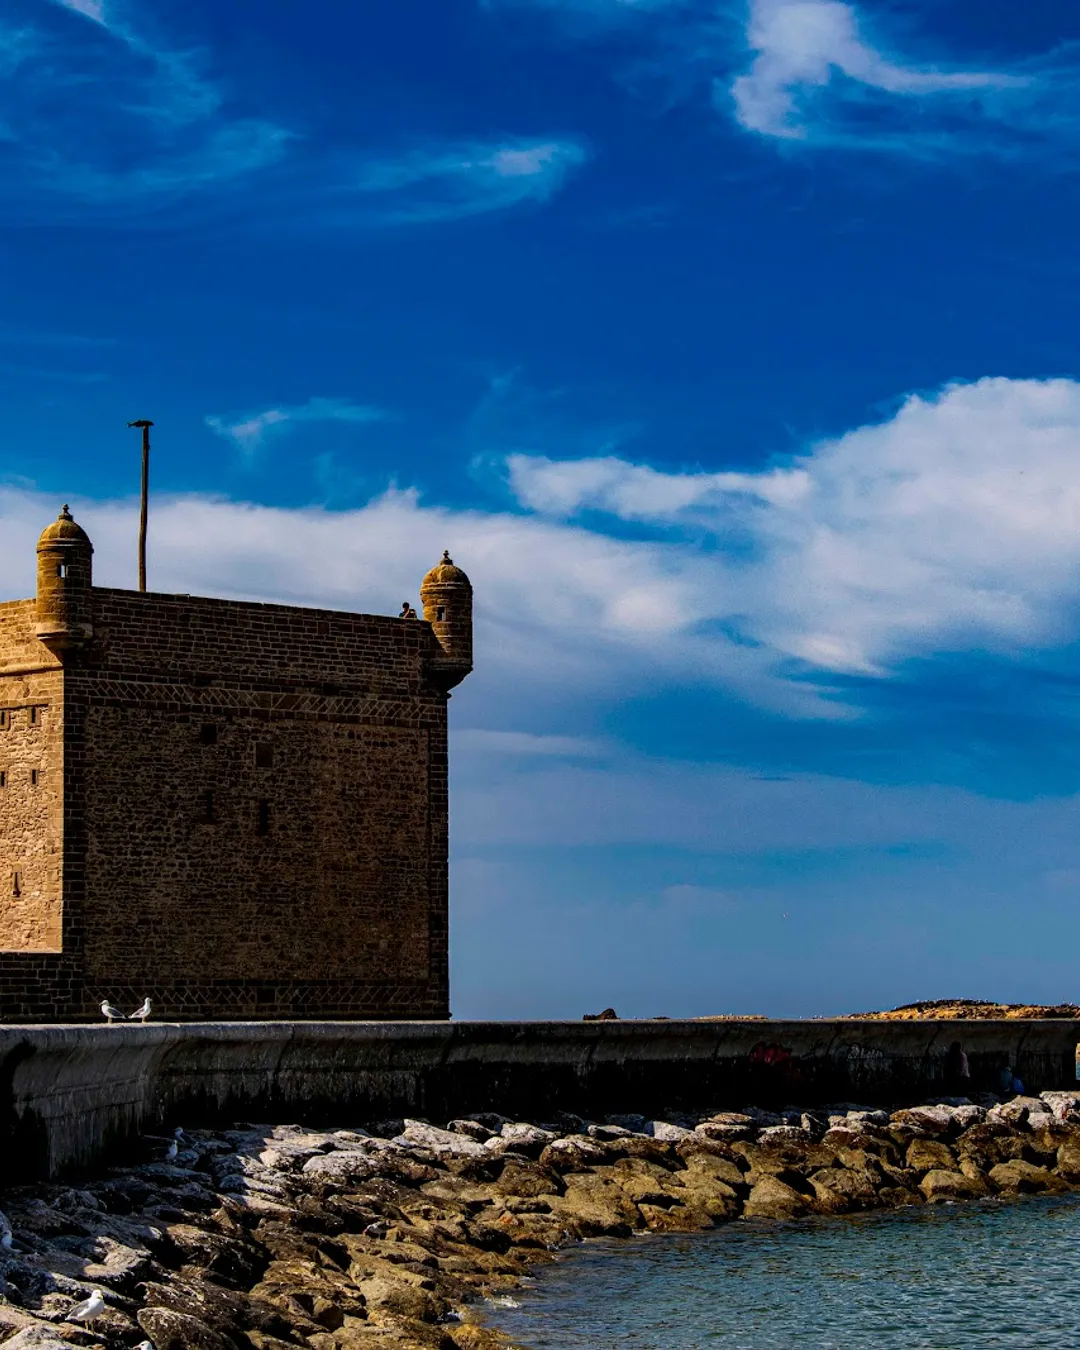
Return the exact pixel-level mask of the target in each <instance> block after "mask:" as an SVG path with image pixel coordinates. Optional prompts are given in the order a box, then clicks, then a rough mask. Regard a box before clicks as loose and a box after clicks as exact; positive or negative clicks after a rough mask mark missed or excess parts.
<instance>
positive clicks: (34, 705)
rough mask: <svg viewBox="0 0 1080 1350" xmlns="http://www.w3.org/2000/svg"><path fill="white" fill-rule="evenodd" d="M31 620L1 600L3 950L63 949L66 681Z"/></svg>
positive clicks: (21, 606)
mask: <svg viewBox="0 0 1080 1350" xmlns="http://www.w3.org/2000/svg"><path fill="white" fill-rule="evenodd" d="M32 623H33V607H32V606H29V607H28V606H27V605H26V604H25V603H22V602H20V603H16V604H6V605H0V949H6V950H9V951H59V950H60V937H61V935H60V925H61V913H62V860H63V853H62V850H63V833H64V832H63V790H62V789H63V686H62V683H61V676H60V672H59V668H58V667H57V666H56V663H55V660H54V658H52V657H51V656H50V655H49V653H48V652H47V651H46V650H45V649H44V648H43V647H42V646H41V644H40V643H38V642H37V640H36V639H35V638H34V636H33V629H32ZM43 665H44V666H45V668H44V669H42V666H43Z"/></svg>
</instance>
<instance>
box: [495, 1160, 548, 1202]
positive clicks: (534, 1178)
mask: <svg viewBox="0 0 1080 1350" xmlns="http://www.w3.org/2000/svg"><path fill="white" fill-rule="evenodd" d="M565 1189H566V1187H565V1185H564V1184H563V1181H562V1178H561V1177H560V1176H559V1173H558V1172H557V1171H556V1170H555V1169H554V1168H552V1167H544V1166H543V1165H542V1164H541V1163H539V1162H525V1161H521V1162H516V1161H515V1162H510V1163H507V1164H506V1166H505V1167H504V1168H503V1170H502V1172H501V1173H500V1175H499V1179H498V1180H497V1181H496V1182H494V1183H493V1185H492V1186H491V1190H492V1192H493V1193H494V1194H496V1195H520V1196H525V1197H529V1196H535V1195H562V1193H563V1192H564V1191H565Z"/></svg>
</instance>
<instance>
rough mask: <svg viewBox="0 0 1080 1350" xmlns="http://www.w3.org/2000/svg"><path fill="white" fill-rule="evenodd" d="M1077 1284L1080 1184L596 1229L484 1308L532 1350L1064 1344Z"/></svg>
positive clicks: (491, 1320)
mask: <svg viewBox="0 0 1080 1350" xmlns="http://www.w3.org/2000/svg"><path fill="white" fill-rule="evenodd" d="M1078 1291H1080V1196H1069V1197H1064V1198H1054V1199H1050V1198H1039V1199H1036V1198H1029V1199H1023V1200H1017V1201H1010V1202H995V1201H985V1202H981V1203H979V1204H958V1205H940V1206H939V1205H933V1206H929V1205H928V1206H926V1207H925V1208H918V1209H908V1210H902V1211H900V1212H898V1213H890V1214H874V1215H862V1216H859V1217H854V1218H846V1219H821V1220H811V1221H804V1222H801V1223H786V1224H766V1223H763V1222H748V1223H732V1224H728V1225H726V1226H725V1227H722V1228H717V1229H715V1230H713V1231H712V1232H709V1233H701V1234H694V1235H692V1236H682V1235H680V1236H648V1237H641V1238H633V1239H627V1240H625V1241H621V1242H609V1241H604V1242H589V1243H584V1244H583V1245H582V1246H580V1247H578V1248H575V1249H574V1250H573V1251H572V1252H571V1253H569V1254H568V1255H567V1256H566V1257H565V1258H563V1259H561V1260H560V1261H559V1262H558V1263H556V1264H555V1265H553V1266H550V1267H546V1268H544V1269H542V1270H540V1271H539V1272H538V1273H537V1274H535V1275H534V1277H533V1279H532V1280H531V1281H530V1282H529V1283H528V1284H527V1285H526V1287H525V1288H523V1289H521V1290H519V1291H516V1292H515V1293H514V1295H513V1296H512V1297H511V1298H502V1299H500V1300H498V1305H496V1306H491V1307H489V1309H488V1311H487V1313H486V1315H485V1319H484V1320H485V1321H487V1322H488V1324H489V1325H493V1326H496V1327H498V1328H500V1329H501V1330H503V1331H506V1332H508V1333H509V1334H510V1336H511V1337H512V1338H513V1342H514V1345H515V1346H520V1347H529V1350H616V1348H617V1350H623V1347H632V1350H705V1347H708V1350H792V1348H793V1347H800V1348H801V1350H963V1348H964V1347H968V1346H970V1347H978V1348H979V1350H985V1348H986V1347H989V1346H995V1347H996V1346H1002V1347H1017V1350H1019V1348H1020V1347H1023V1348H1024V1350H1031V1347H1032V1346H1047V1347H1054V1348H1055V1350H1057V1348H1058V1347H1080V1297H1078ZM515 1304H516V1305H517V1306H514V1305H515ZM499 1305H501V1306H499Z"/></svg>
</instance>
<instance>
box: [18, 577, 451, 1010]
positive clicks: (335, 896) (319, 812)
mask: <svg viewBox="0 0 1080 1350" xmlns="http://www.w3.org/2000/svg"><path fill="white" fill-rule="evenodd" d="M34 617H35V610H34V602H32V601H18V602H13V603H10V604H3V605H0V773H2V774H3V778H2V780H0V1018H3V1019H6V1020H38V1019H44V1020H60V1019H67V1018H81V1017H97V1016H99V1013H98V1004H99V1003H100V1002H101V1000H102V999H104V998H107V999H109V1000H110V1001H111V1002H113V1003H114V1004H116V1005H117V1006H118V1007H121V1008H124V1009H127V1010H129V1011H130V1010H132V1009H134V1008H135V1007H136V1006H137V1005H138V1004H139V1003H141V1001H142V1000H143V998H145V997H147V996H149V997H150V998H151V999H152V1000H153V1003H154V1016H155V1017H161V1018H164V1019H167V1020H186V1019H202V1018H247V1017H253V1018H293V1017H301V1018H303V1017H312V1018H338V1017H342V1018H350V1017H427V1018H431V1017H446V1016H447V1015H448V1013H449V1008H448V999H449V993H448V982H447V694H446V693H445V680H441V681H440V679H439V677H438V676H437V675H435V676H433V674H432V671H433V669H434V668H435V667H438V666H439V664H440V663H443V664H445V659H446V657H445V652H444V651H443V648H442V647H440V645H439V641H438V639H437V638H436V637H435V634H434V633H433V630H432V627H431V625H430V624H429V623H427V622H423V621H419V620H416V619H393V618H383V617H377V616H373V615H363V614H340V613H332V612H326V611H320V610H305V609H297V608H293V607H288V606H278V605H261V604H249V603H240V602H232V601H223V600H211V599H201V598H192V597H188V596H167V595H153V594H140V593H138V592H131V591H119V590H108V589H102V588H94V589H93V591H92V623H93V637H92V639H91V640H90V641H89V642H87V643H86V644H84V645H83V646H82V647H81V648H80V649H79V650H78V651H77V652H75V653H65V654H64V655H63V660H62V662H61V659H60V658H58V657H57V656H54V655H52V654H51V653H50V651H49V650H47V649H46V648H45V647H44V646H43V645H42V644H41V643H40V642H38V641H37V640H36V639H35V637H34ZM470 664H471V654H470Z"/></svg>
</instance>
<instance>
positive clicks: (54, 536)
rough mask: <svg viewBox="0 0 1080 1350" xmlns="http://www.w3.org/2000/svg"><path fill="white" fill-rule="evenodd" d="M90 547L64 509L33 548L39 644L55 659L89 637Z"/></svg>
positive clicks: (90, 633)
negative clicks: (35, 562) (34, 553)
mask: <svg viewBox="0 0 1080 1350" xmlns="http://www.w3.org/2000/svg"><path fill="white" fill-rule="evenodd" d="M93 553H94V546H93V544H91V542H90V539H89V536H88V535H87V533H86V531H85V530H84V529H83V528H82V526H81V525H78V524H76V522H75V520H74V519H73V518H72V515H71V512H70V511H69V510H68V508H67V506H64V508H63V510H62V511H61V512H60V514H59V516H57V518H56V519H55V520H54V521H53V523H52V524H51V525H47V526H46V527H45V529H44V530H42V532H41V538H40V539H39V540H38V546H37V564H38V565H37V624H36V626H35V630H34V631H35V633H36V634H37V638H38V641H39V642H42V643H44V644H45V646H46V647H48V649H49V650H50V651H51V652H53V653H55V654H56V655H58V656H61V657H63V654H64V653H66V652H69V651H71V650H72V649H73V648H78V647H80V646H82V644H83V643H85V642H86V641H87V640H88V639H89V638H90V637H91V635H92V634H93V631H94V630H93V623H92V608H91V606H92V598H91V586H92V584H93V579H92V574H91V566H92V564H91V559H92V558H93Z"/></svg>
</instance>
